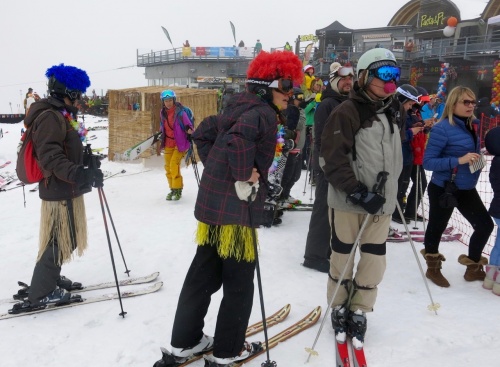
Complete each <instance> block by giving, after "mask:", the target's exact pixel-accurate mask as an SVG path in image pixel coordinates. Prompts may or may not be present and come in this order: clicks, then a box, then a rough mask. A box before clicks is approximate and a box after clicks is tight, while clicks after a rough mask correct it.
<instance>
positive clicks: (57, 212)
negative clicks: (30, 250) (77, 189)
mask: <svg viewBox="0 0 500 367" xmlns="http://www.w3.org/2000/svg"><path fill="white" fill-rule="evenodd" d="M41 211H42V213H41V219H40V243H39V250H38V258H37V261H39V260H40V258H41V257H42V255H43V253H44V252H45V250H46V249H47V247H48V246H51V245H52V243H53V240H54V239H55V240H56V241H57V245H58V249H59V254H58V257H57V258H58V264H57V265H59V266H61V265H62V264H64V263H67V262H69V261H70V260H71V259H72V254H73V251H74V250H75V249H76V251H77V254H78V256H82V255H83V253H84V251H85V250H86V248H87V216H86V214H85V202H84V200H83V195H82V196H79V197H77V198H75V199H73V217H72V218H74V222H75V223H74V226H71V221H70V216H69V208H68V205H67V201H66V200H61V201H45V200H42V210H41ZM73 231H74V233H73ZM75 246H76V248H75Z"/></svg>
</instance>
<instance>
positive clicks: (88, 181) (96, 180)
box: [75, 167, 104, 191]
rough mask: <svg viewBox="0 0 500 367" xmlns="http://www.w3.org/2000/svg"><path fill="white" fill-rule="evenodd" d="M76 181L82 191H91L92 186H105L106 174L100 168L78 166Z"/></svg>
mask: <svg viewBox="0 0 500 367" xmlns="http://www.w3.org/2000/svg"><path fill="white" fill-rule="evenodd" d="M75 181H76V183H78V187H79V188H80V190H82V191H87V190H88V191H90V188H91V187H103V186H104V184H103V181H104V175H103V174H102V171H101V170H100V169H99V168H94V169H91V168H84V167H78V170H77V171H76V176H75Z"/></svg>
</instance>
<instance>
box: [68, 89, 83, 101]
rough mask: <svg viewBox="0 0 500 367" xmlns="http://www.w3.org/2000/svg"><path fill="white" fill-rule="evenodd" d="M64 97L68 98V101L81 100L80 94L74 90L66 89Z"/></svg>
mask: <svg viewBox="0 0 500 367" xmlns="http://www.w3.org/2000/svg"><path fill="white" fill-rule="evenodd" d="M66 95H67V96H68V97H69V99H70V100H72V101H76V100H77V99H81V98H82V92H80V91H79V90H76V89H73V90H71V89H66Z"/></svg>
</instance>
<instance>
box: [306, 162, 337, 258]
mask: <svg viewBox="0 0 500 367" xmlns="http://www.w3.org/2000/svg"><path fill="white" fill-rule="evenodd" d="M327 196H328V181H327V180H326V179H325V175H324V173H323V171H318V172H317V173H316V191H315V199H314V204H313V210H312V213H311V220H310V221H309V232H308V233H307V241H306V251H305V254H304V258H305V259H311V260H322V259H329V258H330V254H331V253H332V251H331V249H330V236H331V230H332V229H331V228H330V221H329V220H328V200H327Z"/></svg>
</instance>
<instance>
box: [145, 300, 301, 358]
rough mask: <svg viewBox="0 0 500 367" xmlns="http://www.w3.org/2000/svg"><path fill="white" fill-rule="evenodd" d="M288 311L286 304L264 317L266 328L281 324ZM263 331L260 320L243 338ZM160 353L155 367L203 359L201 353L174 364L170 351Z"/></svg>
mask: <svg viewBox="0 0 500 367" xmlns="http://www.w3.org/2000/svg"><path fill="white" fill-rule="evenodd" d="M290 309H291V306H290V304H287V305H285V306H284V307H283V308H281V309H280V310H278V311H277V312H275V313H274V314H272V315H271V316H269V317H266V326H267V327H271V326H274V325H277V324H279V323H280V322H282V321H283V320H285V319H286V318H287V317H288V315H289V314H290ZM263 329H264V323H263V322H262V320H261V321H258V322H256V323H255V324H252V325H250V326H248V327H247V330H246V333H245V336H246V337H249V336H252V335H254V334H257V333H258V332H260V331H262V330H263ZM161 352H162V354H163V356H162V359H160V360H159V361H158V362H156V363H155V366H161V367H183V366H187V365H188V364H191V363H193V362H194V361H197V360H199V359H202V358H203V353H201V354H196V355H194V356H192V357H190V358H188V360H187V361H184V362H182V363H177V362H175V357H174V356H173V355H172V354H171V353H170V351H168V350H167V349H165V348H163V347H162V348H161ZM210 353H211V351H209V352H205V354H210ZM165 359H167V360H169V361H168V362H166V361H165ZM160 363H161V364H160Z"/></svg>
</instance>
